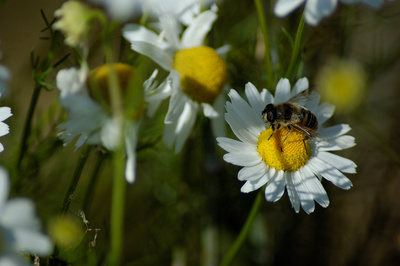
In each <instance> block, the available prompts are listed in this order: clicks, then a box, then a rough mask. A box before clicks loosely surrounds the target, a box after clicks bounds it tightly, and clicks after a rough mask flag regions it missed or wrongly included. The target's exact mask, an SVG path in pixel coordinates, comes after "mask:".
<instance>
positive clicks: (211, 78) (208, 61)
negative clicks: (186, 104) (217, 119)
mask: <svg viewBox="0 0 400 266" xmlns="http://www.w3.org/2000/svg"><path fill="white" fill-rule="evenodd" d="M174 69H175V70H177V71H178V72H179V74H180V76H181V86H182V91H183V92H184V93H185V94H186V95H188V96H189V97H190V98H191V99H193V100H194V101H196V102H200V103H212V102H213V101H214V100H215V99H216V98H217V97H218V95H219V94H220V93H221V91H222V89H223V88H224V85H225V83H226V79H227V76H228V74H227V70H226V64H225V62H224V60H222V58H221V57H220V56H219V55H218V54H217V52H216V51H215V50H214V49H213V48H211V47H207V46H197V47H192V48H186V49H182V50H179V51H178V52H176V53H175V57H174Z"/></svg>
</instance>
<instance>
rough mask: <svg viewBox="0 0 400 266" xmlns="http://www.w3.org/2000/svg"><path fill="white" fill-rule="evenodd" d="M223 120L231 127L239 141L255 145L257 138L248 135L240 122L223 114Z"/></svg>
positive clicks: (250, 134) (227, 114) (229, 115)
mask: <svg viewBox="0 0 400 266" xmlns="http://www.w3.org/2000/svg"><path fill="white" fill-rule="evenodd" d="M225 120H226V122H227V123H228V124H229V126H230V127H231V129H232V132H233V133H234V134H235V136H237V137H238V138H239V139H240V140H241V141H243V142H247V143H253V144H255V143H257V141H258V136H255V135H254V134H252V133H250V132H249V131H248V130H247V128H246V127H245V126H244V125H243V123H242V122H241V121H238V120H237V119H236V118H235V117H233V116H232V115H231V114H229V113H226V114H225Z"/></svg>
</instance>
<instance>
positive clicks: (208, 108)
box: [201, 103, 219, 119]
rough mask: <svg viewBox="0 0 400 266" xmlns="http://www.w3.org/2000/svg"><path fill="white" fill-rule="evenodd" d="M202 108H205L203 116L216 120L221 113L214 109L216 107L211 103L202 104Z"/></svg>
mask: <svg viewBox="0 0 400 266" xmlns="http://www.w3.org/2000/svg"><path fill="white" fill-rule="evenodd" d="M201 107H203V114H204V116H205V117H208V118H210V119H211V118H215V117H218V116H219V113H218V112H217V111H216V110H215V109H214V107H213V106H212V105H211V104H209V103H201Z"/></svg>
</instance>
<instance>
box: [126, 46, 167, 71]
mask: <svg viewBox="0 0 400 266" xmlns="http://www.w3.org/2000/svg"><path fill="white" fill-rule="evenodd" d="M131 48H132V50H134V51H136V52H138V53H140V54H143V55H145V56H148V57H149V58H151V60H153V61H154V62H156V63H157V64H158V65H159V66H160V67H162V68H164V69H165V70H167V71H169V70H172V69H173V62H174V59H173V55H172V54H171V53H170V52H168V51H166V50H163V49H161V48H160V47H158V46H156V45H154V44H151V43H148V42H133V43H132V44H131Z"/></svg>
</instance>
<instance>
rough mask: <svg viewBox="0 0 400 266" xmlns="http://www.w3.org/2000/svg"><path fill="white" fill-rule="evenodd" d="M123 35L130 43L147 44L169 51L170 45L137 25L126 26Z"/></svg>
mask: <svg viewBox="0 0 400 266" xmlns="http://www.w3.org/2000/svg"><path fill="white" fill-rule="evenodd" d="M122 35H123V36H124V37H125V39H127V40H128V41H129V42H131V43H134V42H147V43H149V44H153V45H154V46H157V47H159V48H161V49H163V50H164V49H167V48H168V47H169V46H170V45H169V44H168V43H167V42H165V41H164V40H163V39H161V38H160V37H159V36H158V35H157V34H155V33H154V32H152V31H150V30H148V29H147V28H145V27H143V26H141V25H137V24H126V25H125V26H124V27H123V28H122Z"/></svg>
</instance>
